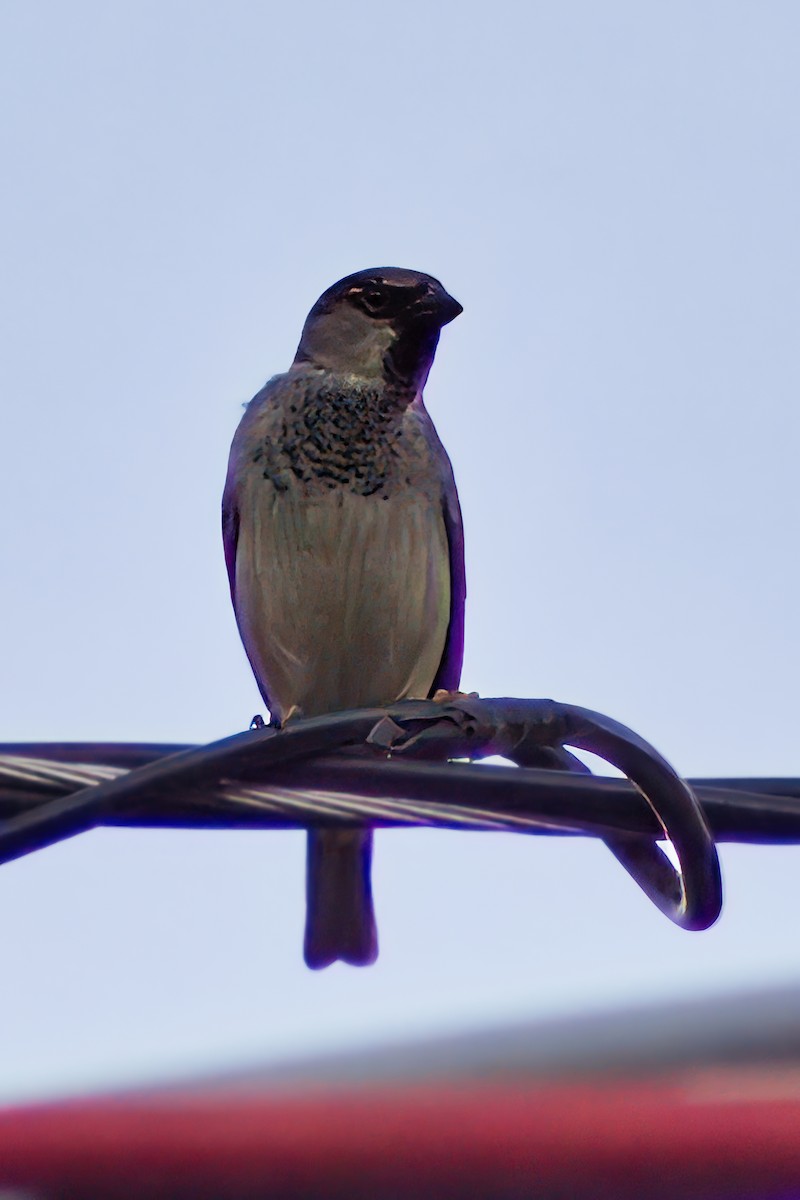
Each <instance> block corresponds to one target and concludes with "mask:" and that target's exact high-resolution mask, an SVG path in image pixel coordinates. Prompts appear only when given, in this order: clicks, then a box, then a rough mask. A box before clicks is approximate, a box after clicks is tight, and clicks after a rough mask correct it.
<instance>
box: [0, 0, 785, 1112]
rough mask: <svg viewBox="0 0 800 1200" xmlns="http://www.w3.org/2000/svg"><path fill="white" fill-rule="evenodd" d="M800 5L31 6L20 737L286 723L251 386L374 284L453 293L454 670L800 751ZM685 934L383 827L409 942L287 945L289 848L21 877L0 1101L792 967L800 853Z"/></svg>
mask: <svg viewBox="0 0 800 1200" xmlns="http://www.w3.org/2000/svg"><path fill="white" fill-rule="evenodd" d="M798 44H800V8H798V6H797V5H796V4H794V3H791V2H790V0H785V2H780V0H773V2H772V3H770V4H763V3H757V2H756V0H753V2H748V3H744V2H740V0H703V2H702V3H688V2H685V0H684V2H679V3H675V2H674V0H649V2H648V3H646V4H642V3H639V2H638V0H630V2H628V3H625V2H622V0H607V2H606V3H603V4H597V3H594V2H593V0H575V2H570V0H557V2H556V0H551V2H549V3H524V4H523V3H500V4H493V5H491V6H484V5H479V4H477V3H473V4H471V5H470V4H469V3H466V4H465V3H463V2H462V0H458V2H456V0H442V2H441V3H431V2H430V0H425V2H422V0H407V2H406V3H404V4H403V5H402V6H400V7H394V8H389V7H386V6H381V5H376V4H367V3H355V2H352V0H342V2H341V3H338V4H335V5H332V4H323V3H306V4H297V5H288V4H284V5H278V4H269V3H263V2H251V3H246V2H237V0H231V2H228V3H225V4H221V3H220V4H210V3H197V2H196V0H192V2H189V0H185V2H178V0H158V2H157V3H156V2H154V0H137V3H130V2H128V0H122V2H120V3H115V4H112V5H108V4H105V3H100V2H99V0H97V2H95V3H87V2H85V0H76V2H75V3H72V4H70V5H68V6H67V5H63V4H59V3H55V2H53V0H40V2H36V0H34V2H32V3H30V2H27V0H25V2H23V0H7V2H6V3H5V4H4V5H3V6H2V12H0V89H1V90H2V107H1V109H0V111H1V112H2V117H0V154H1V155H2V164H3V186H2V189H0V242H1V243H2V249H1V251H0V258H1V260H2V264H3V266H2V272H1V278H2V283H0V305H2V314H1V315H2V326H3V328H4V330H5V334H6V336H5V339H4V350H3V354H2V356H0V383H1V384H2V393H3V396H4V403H3V404H2V406H1V407H0V421H2V430H1V431H0V455H2V470H1V471H0V492H1V493H2V494H1V495H0V512H2V514H3V515H2V561H3V564H4V567H5V578H4V586H3V589H2V594H3V609H2V613H3V620H2V627H1V632H0V638H1V639H2V642H1V645H2V657H1V661H2V689H0V706H1V711H0V716H2V721H1V722H0V739H2V740H6V741H12V740H53V741H55V740H64V739H92V740H103V739H108V740H129V741H139V740H154V741H167V742H169V741H198V742H199V741H210V740H212V739H214V738H217V737H221V736H223V735H226V734H228V733H230V732H233V731H235V730H238V729H241V728H243V727H245V726H246V725H247V724H248V723H249V721H250V718H251V716H252V715H253V713H255V712H257V711H260V709H261V704H260V700H259V697H258V693H257V690H256V687H255V684H254V682H253V679H252V676H251V674H250V670H249V667H248V664H247V661H246V659H245V657H244V653H243V651H242V650H241V647H240V644H239V641H238V635H237V632H236V628H235V624H234V620H233V616H232V612H231V610H230V601H229V597H228V593H227V583H226V578H225V572H224V565H223V558H222V547H221V540H220V534H219V502H220V494H221V490H222V483H223V478H224V473H225V466H226V460H227V453H228V446H229V443H230V439H231V436H232V434H233V430H234V428H235V426H236V423H237V421H238V419H239V415H240V412H241V405H242V403H244V402H245V401H247V400H248V399H249V398H250V396H252V394H253V393H254V392H255V391H257V389H258V388H259V387H260V386H261V384H262V383H263V381H264V380H265V379H266V378H267V377H268V376H270V375H272V374H275V373H276V372H278V371H281V370H284V369H285V368H286V367H287V366H288V364H289V362H290V361H291V358H292V356H293V353H294V349H295V345H296V342H297V339H298V337H299V333H300V329H301V326H302V323H303V319H304V317H305V315H306V312H307V311H308V309H309V308H310V306H311V304H312V303H313V302H314V300H315V299H316V298H317V296H318V295H319V293H320V292H321V291H322V290H323V289H324V288H325V287H327V286H328V285H329V284H330V283H332V282H333V281H334V280H335V279H337V278H339V277H340V276H342V275H345V274H347V273H349V272H351V271H355V270H358V269H361V268H364V267H369V266H377V265H396V266H404V267H412V268H416V269H419V270H423V271H427V272H429V273H431V274H433V275H436V276H437V277H438V278H440V279H441V280H442V282H443V283H444V285H445V286H446V287H447V289H448V290H449V291H450V292H451V293H452V294H453V295H455V296H456V297H457V298H458V299H459V300H460V301H461V303H462V304H463V305H464V314H463V316H461V317H460V318H459V319H458V320H457V321H456V322H455V323H454V324H453V325H452V326H449V327H448V328H447V329H445V331H444V333H443V336H442V340H441V343H440V348H439V354H438V358H437V361H436V364H435V366H434V369H433V372H432V374H431V378H430V382H429V384H428V388H427V392H426V399H427V403H428V407H429V410H430V412H431V414H432V416H433V418H434V420H435V422H436V424H437V427H438V429H439V432H440V434H441V436H442V438H443V440H444V442H445V445H446V446H447V448H448V450H449V452H450V456H451V458H452V461H453V465H454V469H455V473H456V478H457V481H458V485H459V490H460V495H461V502H462V507H463V511H464V521H465V528H466V538H467V571H468V586H469V597H468V609H467V653H466V661H465V667H464V675H463V681H462V682H463V685H464V686H465V688H467V689H475V690H478V691H479V692H481V693H483V694H484V695H517V696H552V697H555V698H556V699H559V700H564V701H569V702H571V703H574V704H580V705H584V706H586V707H589V708H594V709H599V710H600V711H602V712H605V713H608V714H609V715H610V716H613V717H615V718H617V719H618V720H621V721H623V722H625V723H627V724H629V725H631V726H633V728H635V729H636V730H637V731H638V732H639V733H641V734H642V735H643V736H644V737H646V738H648V739H649V740H650V741H652V742H653V743H655V745H656V746H657V747H658V748H659V749H660V750H661V751H662V752H663V753H664V754H665V755H666V756H667V757H668V758H669V759H670V760H671V761H672V762H673V764H674V765H675V766H676V767H677V768H678V769H679V770H680V771H681V772H683V773H684V774H687V775H703V774H707V775H725V774H727V775H758V774H769V775H781V774H785V775H792V776H796V775H800V739H799V738H798V710H799V709H800V702H798V699H797V680H798V677H800V655H798V643H797V637H796V624H797V618H796V613H797V611H798V606H799V605H800V573H799V572H798V569H797V565H796V561H797V554H796V552H795V548H794V547H795V542H796V536H797V535H796V531H797V528H798V524H800V511H799V509H800V503H799V502H798V486H797V463H798V444H799V439H800V419H799V418H798V396H799V395H800V359H799V358H798V352H797V337H798V332H797V331H798V320H799V318H800V311H799V309H800V303H799V301H800V223H798V219H797V213H798V204H799V201H798V191H799V190H800V167H798V162H800V158H799V157H798V151H800V129H799V126H800V84H799V83H798V69H797V65H798V64H797V47H798ZM722 863H723V871H724V876H725V886H726V906H725V910H724V912H723V916H722V918H721V920H720V922H719V923H718V925H717V926H716V927H715V928H714V929H712V930H710V931H708V932H706V933H702V934H690V933H686V932H683V931H681V930H679V929H677V928H675V927H673V926H672V925H670V924H669V922H668V921H667V920H666V919H665V918H664V917H663V916H661V915H660V914H659V913H658V912H657V911H656V909H655V908H653V907H652V906H651V905H649V904H648V902H647V901H646V900H645V898H644V897H643V895H642V894H641V893H640V892H639V891H638V890H637V889H636V887H635V885H634V884H633V883H632V882H631V881H630V880H629V879H628V877H627V876H626V875H625V874H624V872H623V871H622V869H621V868H620V867H619V866H618V865H617V864H616V862H615V861H614V860H613V859H612V857H611V855H610V854H608V853H607V852H606V851H605V850H604V849H603V848H602V847H600V846H596V845H594V844H589V843H583V842H578V841H572V840H569V841H567V840H564V841H560V840H558V839H553V838H549V839H544V838H543V839H537V838H524V837H521V836H516V835H493V834H464V833H456V832H453V833H445V832H435V831H429V832H422V831H413V832H400V831H393V832H386V833H383V834H380V835H379V836H378V839H377V847H376V856H375V892H376V905H377V914H378V922H379V929H380V937H381V957H380V959H379V962H378V964H377V965H376V966H375V967H373V968H371V969H369V970H366V971H358V970H353V969H350V968H347V967H344V966H341V965H340V966H337V967H334V968H332V969H330V970H328V971H326V972H322V973H312V972H309V971H307V970H306V968H305V966H304V965H303V961H302V954H301V943H302V924H303V871H304V850H303V838H302V835H301V834H299V833H263V834H258V833H207V832H196V833H185V834H181V833H176V832H166V831H165V832H149V831H148V832H131V831H101V832H94V833H91V834H88V835H86V836H83V837H80V838H78V839H75V840H73V841H71V842H69V843H66V844H63V845H61V846H58V847H55V848H53V849H49V850H46V851H43V852H41V853H39V854H36V855H34V856H31V857H30V858H28V859H25V860H22V861H19V862H16V863H13V864H11V865H8V866H5V867H2V868H0V963H2V972H3V980H2V986H0V1099H3V1100H6V1099H17V1098H21V1097H30V1096H35V1095H43V1094H45V1093H50V1092H54V1091H58V1092H65V1091H71V1090H73V1091H78V1090H81V1089H84V1088H87V1087H91V1086H108V1085H109V1084H122V1083H125V1082H128V1081H132V1080H139V1079H156V1078H162V1077H165V1076H169V1075H170V1074H173V1075H176V1076H177V1075H180V1074H182V1073H184V1072H197V1071H202V1070H204V1069H206V1068H213V1067H226V1068H228V1067H234V1066H236V1065H237V1064H239V1065H243V1066H245V1065H246V1066H253V1065H256V1064H258V1063H262V1062H268V1061H273V1060H275V1059H277V1058H280V1057H284V1056H287V1055H295V1054H300V1053H313V1052H315V1051H317V1050H319V1049H322V1048H331V1047H338V1046H344V1045H356V1044H360V1043H361V1042H362V1041H363V1040H365V1039H366V1040H369V1039H371V1040H379V1039H380V1038H382V1037H400V1036H403V1035H406V1034H408V1035H410V1034H414V1033H419V1032H422V1031H425V1032H435V1031H436V1030H443V1031H444V1030H447V1031H452V1030H454V1029H460V1028H466V1027H469V1026H470V1025H472V1024H475V1025H488V1024H491V1023H493V1022H499V1021H502V1020H503V1019H505V1018H509V1017H512V1016H513V1017H514V1018H515V1019H517V1018H521V1017H536V1016H540V1015H546V1014H552V1013H556V1012H563V1011H581V1010H589V1009H593V1008H596V1007H598V1006H603V1005H611V1006H613V1005H617V1004H622V1003H629V1002H633V1001H636V1000H637V999H642V1000H644V999H646V998H648V997H653V996H656V995H658V996H663V995H665V994H666V995H671V994H675V995H694V994H705V993H707V992H709V991H713V990H714V989H718V990H724V989H726V988H733V987H735V986H739V985H742V984H745V983H747V984H757V983H759V982H765V983H767V982H770V981H777V980H797V979H798V978H799V977H800V956H799V955H798V950H797V947H796V944H795V941H796V939H795V936H794V930H795V926H796V913H797V910H798V907H799V906H800V882H799V881H800V848H798V849H794V848H731V847H723V850H722Z"/></svg>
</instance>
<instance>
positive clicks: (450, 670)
mask: <svg viewBox="0 0 800 1200" xmlns="http://www.w3.org/2000/svg"><path fill="white" fill-rule="evenodd" d="M442 457H443V458H444V459H445V463H444V464H443V465H444V473H445V476H446V482H445V487H444V496H443V499H442V509H443V513H444V526H445V531H446V533H447V545H448V549H449V553H450V622H449V624H448V626H447V638H446V641H445V644H444V652H443V654H442V661H441V663H440V664H439V669H438V671H437V672H436V678H435V679H434V681H433V685H432V687H431V690H430V695H431V696H433V695H435V693H436V692H437V691H439V689H440V688H441V689H442V690H443V691H446V692H454V691H456V690H457V689H458V685H459V682H460V680H461V665H462V662H463V659H464V604H465V601H466V598H467V578H466V572H465V568H464V525H463V523H462V520H461V506H460V504H459V502H458V492H457V490H456V481H455V479H454V478H453V469H452V467H451V466H450V460H449V459H448V458H447V456H446V454H445V452H444V450H442Z"/></svg>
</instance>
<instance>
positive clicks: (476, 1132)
mask: <svg viewBox="0 0 800 1200" xmlns="http://www.w3.org/2000/svg"><path fill="white" fill-rule="evenodd" d="M0 1184H2V1185H4V1186H6V1187H8V1186H12V1185H18V1186H20V1187H26V1188H29V1189H31V1190H32V1191H34V1193H35V1195H36V1196H47V1195H54V1196H55V1195H57V1196H59V1197H70V1196H98V1197H102V1196H109V1197H128V1196H130V1197H133V1196H136V1197H144V1198H146V1197H181V1196H193V1197H212V1196H213V1197H226V1198H228V1197H236V1196H242V1197H249V1196H265V1197H304V1198H305V1197H313V1196H317V1195H319V1196H323V1195H324V1196H326V1197H328V1196H330V1197H348V1198H350V1200H358V1198H361V1197H363V1198H365V1200H366V1197H369V1198H370V1200H381V1198H382V1197H391V1200H399V1198H402V1197H414V1198H415V1200H418V1198H420V1197H428V1196H430V1197H434V1196H435V1197H437V1198H442V1197H470V1198H473V1197H480V1196H487V1197H489V1196H491V1197H492V1198H493V1200H494V1198H499V1197H502V1198H504V1200H505V1198H511V1197H516V1196H520V1197H521V1196H526V1197H539V1196H541V1197H561V1198H564V1200H567V1198H570V1200H571V1198H580V1197H589V1196H592V1197H614V1198H615V1200H618V1198H621V1197H629V1196H630V1197H634V1196H635V1197H637V1198H641V1197H647V1198H650V1197H653V1198H656V1197H665V1198H666V1197H669V1200H675V1198H677V1197H680V1198H681V1200H683V1198H684V1197H704V1198H707V1197H708V1198H710V1197H730V1198H733V1197H736V1198H737V1200H742V1198H745V1197H752V1200H756V1197H758V1200H765V1198H767V1197H773V1196H774V1197H778V1196H780V1197H781V1198H782V1200H783V1198H784V1197H787V1198H788V1197H790V1196H800V1071H798V1070H795V1071H792V1072H784V1073H781V1074H779V1075H777V1076H776V1073H775V1072H772V1073H768V1072H762V1073H760V1074H754V1073H753V1072H752V1071H750V1072H739V1073H736V1072H730V1071H725V1072H723V1073H720V1072H716V1073H714V1074H713V1075H705V1076H704V1075H702V1074H693V1075H691V1076H687V1077H685V1078H683V1079H682V1080H672V1081H671V1082H668V1083H661V1084H659V1083H650V1084H641V1083H639V1084H637V1083H628V1084H625V1083H620V1082H615V1083H614V1084H613V1085H610V1086H609V1085H607V1084H605V1085H601V1084H580V1085H569V1086H568V1085H556V1086H533V1085H531V1084H527V1083H526V1084H519V1085H515V1084H511V1085H506V1086H499V1085H497V1084H495V1083H492V1084H490V1085H487V1086H479V1085H476V1084H474V1083H470V1084H469V1086H464V1087H456V1086H454V1085H446V1086H445V1085H443V1086H425V1087H420V1086H414V1087H404V1088H383V1089H375V1088H369V1089H366V1088H364V1089H361V1090H358V1089H352V1088H351V1089H349V1090H342V1089H340V1090H335V1091H334V1090H330V1091H327V1092H317V1093H315V1094H311V1093H308V1092H305V1093H303V1094H294V1095H290V1096H287V1097H284V1098H276V1097H275V1096H270V1097H269V1098H265V1097H264V1096H263V1095H258V1094H255V1095H250V1096H248V1095H247V1094H245V1093H243V1092H231V1093H229V1094H228V1095H227V1096H226V1095H225V1094H224V1093H221V1092H220V1091H218V1090H217V1091H211V1092H208V1093H207V1094H203V1093H202V1092H199V1093H191V1094H190V1093H184V1094H181V1095H177V1096H176V1095H169V1096H166V1095H164V1096H160V1097H152V1096H151V1097H148V1098H139V1099H135V1100H134V1099H124V1100H123V1099H117V1100H115V1099H112V1100H98V1101H92V1102H71V1103H66V1104H57V1105H49V1106H41V1107H36V1108H26V1109H15V1110H6V1111H4V1112H0Z"/></svg>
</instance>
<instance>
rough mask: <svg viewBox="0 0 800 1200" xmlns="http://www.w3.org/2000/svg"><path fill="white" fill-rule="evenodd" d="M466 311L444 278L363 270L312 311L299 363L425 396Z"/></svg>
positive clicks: (394, 269) (324, 296) (386, 269)
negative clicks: (444, 345)
mask: <svg viewBox="0 0 800 1200" xmlns="http://www.w3.org/2000/svg"><path fill="white" fill-rule="evenodd" d="M461 311H462V310H461V305H460V304H459V303H458V301H457V300H454V299H453V297H452V296H450V295H448V293H447V292H446V291H445V290H444V288H443V287H442V285H441V284H440V283H439V281H438V279H434V278H433V277H432V276H431V275H424V274H423V273H422V272H421V271H406V270H403V269H401V268H400V267H375V268H373V269H372V270H369V271H358V272H356V274H355V275H348V276H347V277H346V278H345V279H340V280H339V282H338V283H334V284H333V286H332V287H329V288H328V290H327V291H326V292H323V293H322V295H321V296H320V298H319V300H318V301H317V303H316V304H315V305H314V307H313V308H312V309H311V312H310V313H309V314H308V317H307V318H306V323H305V325H304V326H303V334H302V337H301V338H300V345H299V346H298V348H297V355H296V357H295V364H302V363H311V364H313V365H314V366H317V367H323V368H325V369H326V370H329V371H335V372H336V373H337V374H343V375H357V376H360V377H362V378H367V379H370V378H372V379H375V378H379V379H383V380H385V381H386V382H390V383H395V384H400V385H401V386H402V387H408V388H410V389H413V390H414V391H416V392H418V391H421V390H422V388H423V387H424V385H425V380H426V379H427V377H428V372H429V371H430V369H431V363H432V362H433V356H434V354H435V353H436V344H437V342H438V341H439V331H440V330H441V328H442V326H443V325H446V324H447V323H448V321H452V320H453V319H454V318H455V317H457V316H458V314H459V313H460V312H461Z"/></svg>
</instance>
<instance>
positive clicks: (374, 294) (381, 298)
mask: <svg viewBox="0 0 800 1200" xmlns="http://www.w3.org/2000/svg"><path fill="white" fill-rule="evenodd" d="M361 303H362V304H363V305H364V307H365V308H366V310H367V312H370V313H379V312H382V311H383V310H384V309H385V308H387V307H388V305H389V297H388V295H387V293H386V292H385V291H384V290H383V288H376V287H372V288H365V290H364V292H363V293H362V295H361Z"/></svg>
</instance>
